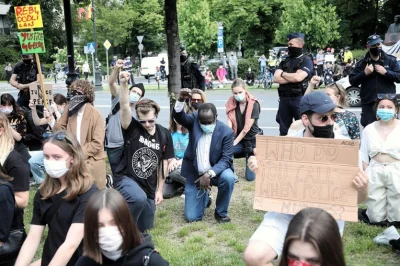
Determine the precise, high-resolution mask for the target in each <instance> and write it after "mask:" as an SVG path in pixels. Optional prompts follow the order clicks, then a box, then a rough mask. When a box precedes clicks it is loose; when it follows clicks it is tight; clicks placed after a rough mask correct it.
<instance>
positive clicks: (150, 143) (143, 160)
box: [114, 118, 175, 199]
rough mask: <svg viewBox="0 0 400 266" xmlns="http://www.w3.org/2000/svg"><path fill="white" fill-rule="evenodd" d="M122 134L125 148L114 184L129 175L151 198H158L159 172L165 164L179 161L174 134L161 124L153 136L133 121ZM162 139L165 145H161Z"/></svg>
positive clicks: (157, 126)
mask: <svg viewBox="0 0 400 266" xmlns="http://www.w3.org/2000/svg"><path fill="white" fill-rule="evenodd" d="M122 132H123V135H124V141H125V144H124V145H125V148H124V153H123V156H122V162H121V164H120V165H119V166H118V168H117V170H116V175H115V178H114V182H116V183H118V182H119V181H120V180H121V177H122V176H128V177H130V178H132V179H133V180H135V181H136V183H137V184H138V185H139V186H140V187H141V188H142V189H143V191H144V192H145V193H146V195H147V197H148V198H150V199H154V198H155V191H156V189H157V177H158V169H159V167H161V166H162V161H163V160H168V159H173V158H175V154H174V146H173V142H172V138H171V134H170V132H169V131H168V129H166V128H164V127H163V126H161V125H158V124H157V125H156V133H154V135H150V134H149V133H148V132H147V130H145V129H144V128H143V127H142V125H141V124H140V123H139V122H138V121H136V120H135V119H133V118H132V121H131V123H130V125H129V127H128V128H127V129H126V130H124V129H122ZM162 134H163V135H164V137H162ZM162 140H164V142H165V143H161V142H162ZM128 141H129V143H127V142H128Z"/></svg>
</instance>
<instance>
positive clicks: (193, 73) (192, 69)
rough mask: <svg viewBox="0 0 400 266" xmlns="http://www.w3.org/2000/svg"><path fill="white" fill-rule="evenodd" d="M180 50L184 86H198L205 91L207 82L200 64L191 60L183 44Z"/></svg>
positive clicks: (189, 87) (190, 87)
mask: <svg viewBox="0 0 400 266" xmlns="http://www.w3.org/2000/svg"><path fill="white" fill-rule="evenodd" d="M180 50H181V56H180V61H181V82H182V88H188V89H194V88H196V89H200V90H202V91H204V90H205V87H206V83H205V78H204V76H203V75H202V74H201V71H200V68H199V66H198V65H197V64H196V63H194V62H191V61H190V60H189V57H188V54H187V52H186V50H185V48H184V47H183V46H181V48H180Z"/></svg>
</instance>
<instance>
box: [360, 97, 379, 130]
mask: <svg viewBox="0 0 400 266" xmlns="http://www.w3.org/2000/svg"><path fill="white" fill-rule="evenodd" d="M374 104H375V102H372V103H367V104H363V105H361V121H360V122H361V125H362V126H363V127H364V128H365V127H366V126H368V125H369V124H371V123H372V122H375V121H376V114H375V112H374Z"/></svg>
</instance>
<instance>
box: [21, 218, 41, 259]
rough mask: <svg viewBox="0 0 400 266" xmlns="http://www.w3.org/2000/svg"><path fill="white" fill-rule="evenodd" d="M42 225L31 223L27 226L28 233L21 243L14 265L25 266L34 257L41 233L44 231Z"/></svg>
mask: <svg viewBox="0 0 400 266" xmlns="http://www.w3.org/2000/svg"><path fill="white" fill-rule="evenodd" d="M44 228H45V227H44V226H43V225H33V224H31V226H30V228H29V234H28V236H27V238H26V239H25V241H24V244H23V245H22V248H21V250H20V251H19V255H18V258H17V261H16V263H15V265H18V266H26V265H29V264H30V263H31V261H32V259H33V258H34V257H35V253H36V251H37V250H38V248H39V245H40V241H41V240H42V235H43V231H44Z"/></svg>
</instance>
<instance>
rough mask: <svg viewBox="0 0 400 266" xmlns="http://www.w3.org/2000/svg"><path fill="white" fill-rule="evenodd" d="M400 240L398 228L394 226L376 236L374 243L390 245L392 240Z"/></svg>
mask: <svg viewBox="0 0 400 266" xmlns="http://www.w3.org/2000/svg"><path fill="white" fill-rule="evenodd" d="M399 238H400V235H399V232H397V229H396V227H394V226H393V225H392V226H391V227H389V228H387V229H385V231H383V233H381V234H379V235H378V236H376V237H375V238H374V242H375V243H376V244H381V245H389V241H390V240H397V239H399Z"/></svg>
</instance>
